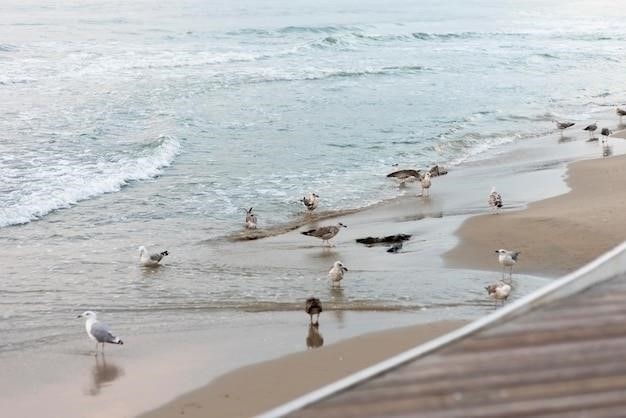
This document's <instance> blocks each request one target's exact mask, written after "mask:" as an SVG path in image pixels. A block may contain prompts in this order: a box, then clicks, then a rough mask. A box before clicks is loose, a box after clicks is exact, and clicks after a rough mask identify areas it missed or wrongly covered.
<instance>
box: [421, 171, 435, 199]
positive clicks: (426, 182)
mask: <svg viewBox="0 0 626 418" xmlns="http://www.w3.org/2000/svg"><path fill="white" fill-rule="evenodd" d="M420 184H421V185H422V193H421V194H420V195H419V196H430V191H429V190H430V186H431V184H432V182H431V181H430V173H428V172H427V173H426V174H424V175H423V176H421V177H420Z"/></svg>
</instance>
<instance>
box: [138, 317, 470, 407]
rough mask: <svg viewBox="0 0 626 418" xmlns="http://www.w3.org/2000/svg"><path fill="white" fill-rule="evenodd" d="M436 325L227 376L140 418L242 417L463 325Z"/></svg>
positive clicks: (370, 336)
mask: <svg viewBox="0 0 626 418" xmlns="http://www.w3.org/2000/svg"><path fill="white" fill-rule="evenodd" d="M466 323H467V321H439V322H434V323H428V324H420V325H413V326H409V327H401V328H393V329H389V330H385V331H378V332H372V333H367V334H364V335H360V336H356V337H352V338H349V339H347V340H342V341H339V342H337V343H334V344H332V345H330V346H323V347H320V348H318V349H311V350H308V351H301V352H297V353H292V354H288V355H286V356H283V357H280V358H278V359H274V360H269V361H266V362H262V363H257V364H253V365H250V366H245V367H242V368H239V369H237V370H235V371H232V372H229V373H226V374H224V375H222V376H220V377H218V378H216V379H215V380H213V381H212V382H210V383H209V384H207V385H206V386H204V387H202V388H199V389H196V390H194V391H192V392H189V393H187V394H184V395H183V396H180V397H178V398H176V399H175V400H173V401H171V402H169V403H167V404H166V405H164V406H161V407H159V408H157V409H155V410H153V411H150V412H147V413H145V414H141V415H139V417H140V418H169V417H173V416H179V415H184V416H185V417H191V418H194V417H198V418H201V417H203V418H210V417H215V418H221V417H229V418H245V417H250V416H253V415H257V414H260V413H262V412H264V411H266V410H269V409H271V408H273V407H276V406H278V405H280V404H282V403H285V402H287V401H289V400H291V399H294V398H296V397H298V396H300V395H303V394H305V393H308V392H310V391H312V390H314V389H317V388H318V387H320V386H323V385H326V384H329V383H332V382H334V381H336V380H338V379H340V378H342V377H345V376H348V375H350V374H352V373H355V372H357V371H359V370H361V369H363V368H365V367H367V366H369V365H371V364H375V363H378V362H380V361H383V360H385V359H387V358H389V357H391V356H393V355H396V354H399V353H401V352H403V351H406V350H408V349H409V348H411V347H413V346H415V345H418V344H421V343H424V342H426V341H428V340H431V339H433V338H435V337H438V336H440V335H443V334H445V333H448V332H451V331H453V330H455V329H457V328H460V327H461V326H463V325H465V324H466Z"/></svg>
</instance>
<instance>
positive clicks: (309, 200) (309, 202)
mask: <svg viewBox="0 0 626 418" xmlns="http://www.w3.org/2000/svg"><path fill="white" fill-rule="evenodd" d="M300 201H301V202H302V203H303V204H304V206H306V208H307V209H308V210H314V209H315V208H317V204H318V203H319V201H320V197H319V196H318V195H317V194H315V193H313V192H311V193H308V194H307V195H306V196H304V197H303V198H302V199H300Z"/></svg>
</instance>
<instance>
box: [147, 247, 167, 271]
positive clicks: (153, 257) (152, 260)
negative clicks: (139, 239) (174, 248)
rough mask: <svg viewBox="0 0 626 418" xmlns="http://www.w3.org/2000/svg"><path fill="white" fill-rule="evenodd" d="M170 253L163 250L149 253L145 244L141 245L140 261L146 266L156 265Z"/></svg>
mask: <svg viewBox="0 0 626 418" xmlns="http://www.w3.org/2000/svg"><path fill="white" fill-rule="evenodd" d="M169 254H170V253H168V252H167V250H166V251H163V252H161V253H154V254H148V250H146V247H144V246H143V245H142V246H141V247H139V263H140V264H141V265H142V266H144V267H155V266H158V265H159V262H160V261H161V260H162V259H163V257H165V256H166V255H169Z"/></svg>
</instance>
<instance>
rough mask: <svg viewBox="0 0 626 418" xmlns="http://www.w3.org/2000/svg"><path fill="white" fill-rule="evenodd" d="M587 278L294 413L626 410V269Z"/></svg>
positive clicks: (574, 413) (614, 413) (598, 413)
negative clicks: (606, 276)
mask: <svg viewBox="0 0 626 418" xmlns="http://www.w3.org/2000/svg"><path fill="white" fill-rule="evenodd" d="M623 253H624V251H622V257H623ZM620 271H624V270H620ZM586 274H589V272H587V273H586ZM591 275H593V273H592V274H591ZM594 280H596V279H594ZM575 282H576V281H573V283H574V284H568V285H567V286H570V287H574V288H575V287H576V285H575ZM589 285H590V287H588V288H586V289H584V287H585V286H589ZM567 286H564V287H565V288H567ZM582 287H583V290H575V293H574V294H569V293H571V292H567V291H566V292H564V296H563V295H561V296H559V297H557V298H542V299H544V301H543V302H542V303H537V304H535V305H534V306H533V307H532V308H531V309H525V310H520V311H519V312H518V313H517V314H515V315H511V316H509V317H506V318H502V319H499V320H497V321H494V322H493V323H492V324H489V325H488V326H486V327H481V328H480V329H478V330H477V331H476V332H473V333H471V334H469V335H467V336H464V337H462V338H459V339H456V340H454V341H452V342H451V343H449V344H445V345H443V346H441V347H440V348H437V349H436V350H434V351H432V352H430V353H429V354H427V355H423V356H419V357H417V358H416V359H414V360H411V361H409V362H404V363H403V364H400V365H398V366H395V367H393V368H391V369H388V370H386V371H384V372H382V373H379V372H377V373H376V375H374V376H372V377H369V378H367V379H365V380H363V381H361V382H357V383H356V384H350V385H349V386H346V387H345V388H343V389H341V390H339V391H335V392H332V393H329V394H325V395H324V396H323V397H320V399H319V400H316V401H315V402H312V403H311V402H307V403H305V404H303V405H302V407H301V408H296V409H295V410H293V408H292V410H288V414H286V415H285V416H290V417H315V418H323V417H341V418H345V417H409V416H410V417H431V418H437V417H537V416H541V417H583V416H584V417H618V416H626V274H625V273H621V274H618V275H614V274H613V275H612V278H610V279H608V280H602V281H599V280H598V282H597V283H595V284H594V283H587V284H585V285H584V286H582ZM566 290H567V289H566ZM281 415H284V414H278V415H276V416H281Z"/></svg>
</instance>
